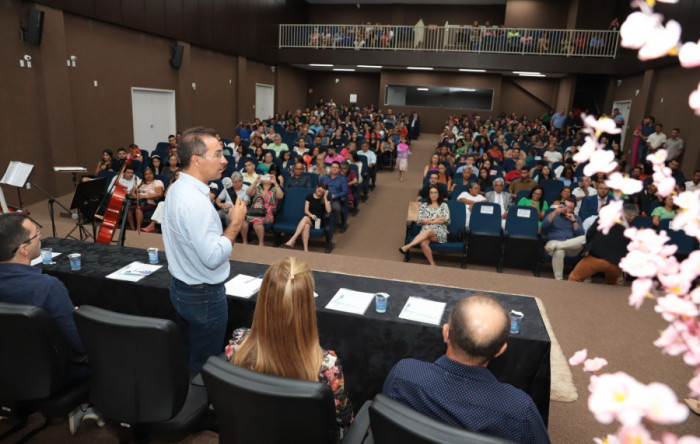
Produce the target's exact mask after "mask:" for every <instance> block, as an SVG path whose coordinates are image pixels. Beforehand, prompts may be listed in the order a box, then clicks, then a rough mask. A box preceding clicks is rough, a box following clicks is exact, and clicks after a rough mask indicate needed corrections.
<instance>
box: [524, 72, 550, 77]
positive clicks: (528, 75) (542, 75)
mask: <svg viewBox="0 0 700 444" xmlns="http://www.w3.org/2000/svg"><path fill="white" fill-rule="evenodd" d="M518 75H519V76H520V77H547V76H546V75H544V74H539V73H529V74H518Z"/></svg>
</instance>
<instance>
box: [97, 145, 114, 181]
mask: <svg viewBox="0 0 700 444" xmlns="http://www.w3.org/2000/svg"><path fill="white" fill-rule="evenodd" d="M112 156H113V154H112V151H111V150H102V158H101V159H100V161H99V162H97V168H95V176H97V175H98V174H100V171H114V165H113V163H114V161H113V159H112Z"/></svg>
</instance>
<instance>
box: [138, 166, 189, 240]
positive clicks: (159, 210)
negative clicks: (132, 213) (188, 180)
mask: <svg viewBox="0 0 700 444" xmlns="http://www.w3.org/2000/svg"><path fill="white" fill-rule="evenodd" d="M179 178H180V172H179V171H178V172H177V173H175V176H174V177H173V180H171V181H170V184H169V185H168V189H167V190H165V191H164V192H163V197H165V196H167V195H168V190H170V187H172V186H173V184H174V183H175V182H176V181H177V180H178V179H179ZM164 209H165V200H161V201H160V202H158V205H156V209H155V210H153V214H152V215H151V223H149V224H148V225H146V226H145V227H143V228H141V231H145V232H146V233H150V232H153V231H155V230H156V224H158V225H160V224H161V223H162V222H163V210H164Z"/></svg>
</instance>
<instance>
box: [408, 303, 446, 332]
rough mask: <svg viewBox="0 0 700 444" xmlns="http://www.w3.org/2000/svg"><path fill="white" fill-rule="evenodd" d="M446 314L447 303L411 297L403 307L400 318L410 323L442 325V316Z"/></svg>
mask: <svg viewBox="0 0 700 444" xmlns="http://www.w3.org/2000/svg"><path fill="white" fill-rule="evenodd" d="M444 312H445V303H444V302H436V301H430V300H428V299H423V298H417V297H415V296H411V297H410V298H408V301H406V305H404V306H403V310H401V314H400V315H399V317H400V318H401V319H408V320H410V321H416V322H423V323H425V324H433V325H440V321H442V314H443V313H444Z"/></svg>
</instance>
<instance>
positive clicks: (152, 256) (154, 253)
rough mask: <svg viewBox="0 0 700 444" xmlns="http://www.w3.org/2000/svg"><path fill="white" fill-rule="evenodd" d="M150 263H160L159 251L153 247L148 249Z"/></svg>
mask: <svg viewBox="0 0 700 444" xmlns="http://www.w3.org/2000/svg"><path fill="white" fill-rule="evenodd" d="M148 263H149V264H157V263H158V249H157V248H155V247H151V248H149V249H148Z"/></svg>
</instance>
